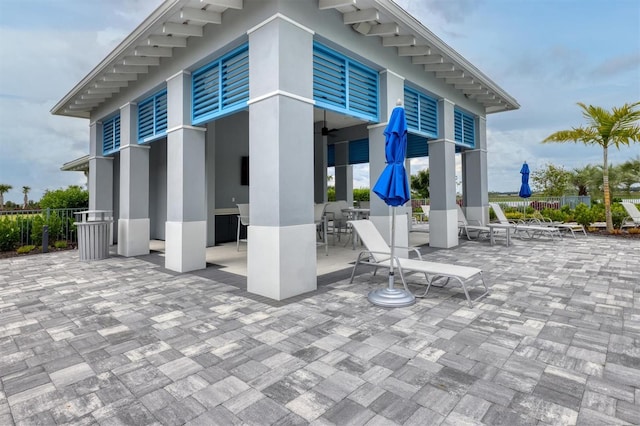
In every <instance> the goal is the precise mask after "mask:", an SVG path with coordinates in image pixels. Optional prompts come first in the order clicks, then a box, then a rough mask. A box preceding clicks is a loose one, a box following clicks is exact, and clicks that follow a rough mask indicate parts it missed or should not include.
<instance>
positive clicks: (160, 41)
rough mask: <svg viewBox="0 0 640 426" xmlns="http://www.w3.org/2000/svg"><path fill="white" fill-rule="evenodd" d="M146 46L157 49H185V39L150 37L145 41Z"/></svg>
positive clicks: (160, 36) (162, 36)
mask: <svg viewBox="0 0 640 426" xmlns="http://www.w3.org/2000/svg"><path fill="white" fill-rule="evenodd" d="M147 44H148V45H149V46H158V47H187V39H186V38H184V37H171V36H164V35H152V36H149V38H148V39H147Z"/></svg>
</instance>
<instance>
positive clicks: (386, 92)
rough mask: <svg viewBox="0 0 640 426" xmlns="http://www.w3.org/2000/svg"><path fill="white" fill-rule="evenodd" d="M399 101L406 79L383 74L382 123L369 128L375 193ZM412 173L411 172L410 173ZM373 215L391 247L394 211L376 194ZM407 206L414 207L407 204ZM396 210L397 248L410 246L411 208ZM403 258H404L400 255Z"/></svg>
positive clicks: (381, 90) (371, 178) (386, 72)
mask: <svg viewBox="0 0 640 426" xmlns="http://www.w3.org/2000/svg"><path fill="white" fill-rule="evenodd" d="M398 99H399V100H400V101H401V102H402V103H403V105H404V77H402V76H400V75H398V74H396V73H394V72H393V71H389V70H386V71H383V72H381V73H380V101H379V102H380V104H379V105H380V121H381V122H380V123H379V124H376V125H373V126H369V188H371V189H373V187H374V186H375V184H376V182H377V181H378V178H379V177H380V175H381V174H382V171H383V170H384V168H385V166H386V161H387V160H386V158H385V152H384V146H385V137H384V129H385V127H387V123H388V121H389V117H390V116H391V111H393V109H394V108H395V107H396V106H397V105H396V102H397V101H398ZM407 173H410V170H407ZM369 198H370V200H371V202H370V207H371V213H370V216H369V219H370V220H371V221H372V222H373V223H374V224H375V225H376V228H378V230H379V231H380V233H381V234H382V235H383V236H384V238H385V240H387V242H388V243H390V242H391V208H390V207H389V206H387V205H386V204H385V202H384V201H382V200H381V199H380V197H378V196H377V195H376V194H375V193H374V192H373V191H371V194H370V196H369ZM406 206H411V203H410V202H409V203H407V204H406ZM406 206H402V207H396V238H395V243H396V245H397V246H403V247H407V246H408V245H409V219H410V218H409V217H408V216H407V212H409V211H411V207H406ZM401 255H404V254H402V253H401Z"/></svg>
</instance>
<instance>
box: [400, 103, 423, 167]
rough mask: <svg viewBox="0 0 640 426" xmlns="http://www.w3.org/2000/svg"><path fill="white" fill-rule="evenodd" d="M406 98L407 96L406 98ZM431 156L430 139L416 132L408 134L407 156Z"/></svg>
mask: <svg viewBox="0 0 640 426" xmlns="http://www.w3.org/2000/svg"><path fill="white" fill-rule="evenodd" d="M405 100H406V98H405ZM428 156H429V139H428V138H426V137H424V136H423V135H418V134H415V133H408V134H407V158H418V157H428Z"/></svg>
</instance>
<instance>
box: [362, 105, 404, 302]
mask: <svg viewBox="0 0 640 426" xmlns="http://www.w3.org/2000/svg"><path fill="white" fill-rule="evenodd" d="M397 104H398V105H401V102H400V101H398V103H397ZM384 136H385V146H384V152H385V157H386V160H387V165H386V166H385V168H384V170H383V171H382V174H381V175H380V177H379V178H378V180H377V182H376V184H375V185H374V187H373V192H375V193H376V195H378V197H380V198H381V199H382V200H383V201H384V202H385V203H386V204H387V205H388V206H390V207H391V260H390V263H391V267H390V268H389V285H388V286H387V288H384V289H379V290H374V291H372V292H370V293H369V301H370V302H371V303H373V304H374V305H378V306H384V307H402V306H409V305H411V304H413V303H415V301H416V299H415V297H414V296H413V294H411V293H410V292H408V291H406V290H399V289H396V288H394V280H395V277H394V257H395V253H394V251H395V247H394V246H395V245H396V241H395V238H396V229H395V228H396V207H397V206H401V205H403V204H404V203H406V202H407V201H409V200H410V199H411V193H410V191H409V181H408V179H407V172H406V170H405V168H404V160H405V153H406V151H407V118H406V117H405V112H404V108H402V107H401V106H397V107H396V108H394V109H393V111H392V112H391V118H389V123H388V124H387V127H386V128H385V129H384Z"/></svg>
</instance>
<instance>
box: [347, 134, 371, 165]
mask: <svg viewBox="0 0 640 426" xmlns="http://www.w3.org/2000/svg"><path fill="white" fill-rule="evenodd" d="M368 162H369V139H358V140H355V141H349V164H362V163H368Z"/></svg>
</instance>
